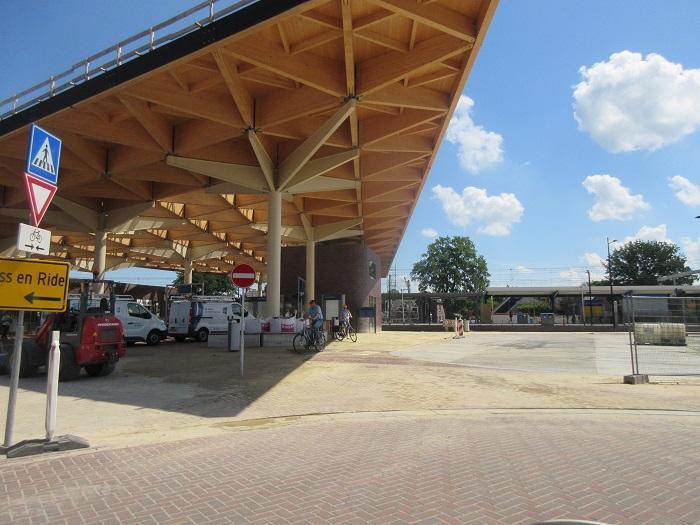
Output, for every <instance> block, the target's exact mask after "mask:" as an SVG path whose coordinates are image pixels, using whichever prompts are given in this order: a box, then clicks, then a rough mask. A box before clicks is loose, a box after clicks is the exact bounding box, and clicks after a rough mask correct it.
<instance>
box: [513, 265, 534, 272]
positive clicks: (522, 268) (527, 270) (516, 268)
mask: <svg viewBox="0 0 700 525" xmlns="http://www.w3.org/2000/svg"><path fill="white" fill-rule="evenodd" d="M515 271H516V272H518V273H532V272H533V271H534V270H532V269H531V268H528V267H526V266H523V265H522V264H521V265H518V266H516V267H515Z"/></svg>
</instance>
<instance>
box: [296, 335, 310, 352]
mask: <svg viewBox="0 0 700 525" xmlns="http://www.w3.org/2000/svg"><path fill="white" fill-rule="evenodd" d="M292 346H293V347H294V351H295V352H296V353H297V354H301V353H303V352H304V350H306V349H307V348H308V346H309V342H308V341H307V340H306V335H304V334H297V335H295V336H294V339H293V340H292Z"/></svg>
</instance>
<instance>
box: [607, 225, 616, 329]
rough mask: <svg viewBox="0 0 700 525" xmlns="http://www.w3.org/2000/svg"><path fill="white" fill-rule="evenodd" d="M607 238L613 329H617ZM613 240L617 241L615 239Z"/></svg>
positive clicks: (608, 239)
mask: <svg viewBox="0 0 700 525" xmlns="http://www.w3.org/2000/svg"><path fill="white" fill-rule="evenodd" d="M605 240H606V241H607V243H608V279H609V280H610V309H611V310H612V312H611V313H612V322H613V331H615V328H616V327H617V323H616V322H615V304H614V303H613V273H612V265H611V264H610V238H609V237H606V238H605ZM613 242H615V241H614V240H613Z"/></svg>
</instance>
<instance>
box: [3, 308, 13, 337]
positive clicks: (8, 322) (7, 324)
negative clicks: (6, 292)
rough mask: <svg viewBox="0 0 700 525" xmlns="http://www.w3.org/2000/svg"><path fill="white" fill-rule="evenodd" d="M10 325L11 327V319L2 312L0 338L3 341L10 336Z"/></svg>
mask: <svg viewBox="0 0 700 525" xmlns="http://www.w3.org/2000/svg"><path fill="white" fill-rule="evenodd" d="M10 325H12V317H11V316H10V314H9V313H8V312H7V311H3V312H2V315H0V337H2V339H4V340H7V336H8V335H9V334H10Z"/></svg>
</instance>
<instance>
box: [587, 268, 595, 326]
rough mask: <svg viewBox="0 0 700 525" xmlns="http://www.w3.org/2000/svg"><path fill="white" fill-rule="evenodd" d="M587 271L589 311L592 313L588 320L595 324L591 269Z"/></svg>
mask: <svg viewBox="0 0 700 525" xmlns="http://www.w3.org/2000/svg"><path fill="white" fill-rule="evenodd" d="M586 273H587V274H588V303H589V304H588V311H589V312H590V315H589V316H588V320H589V321H590V323H589V324H590V325H591V326H593V305H592V304H590V302H591V271H590V270H586Z"/></svg>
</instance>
